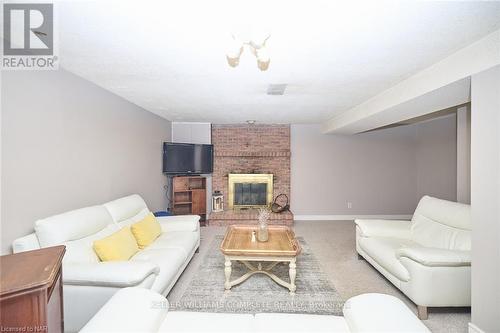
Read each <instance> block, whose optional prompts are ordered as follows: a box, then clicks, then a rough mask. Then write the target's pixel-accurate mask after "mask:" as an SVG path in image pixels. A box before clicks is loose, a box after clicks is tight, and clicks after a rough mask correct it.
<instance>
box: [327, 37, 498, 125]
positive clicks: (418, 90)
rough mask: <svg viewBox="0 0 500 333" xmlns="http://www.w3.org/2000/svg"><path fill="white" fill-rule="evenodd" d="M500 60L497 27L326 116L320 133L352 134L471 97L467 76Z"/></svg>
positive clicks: (452, 104)
mask: <svg viewBox="0 0 500 333" xmlns="http://www.w3.org/2000/svg"><path fill="white" fill-rule="evenodd" d="M499 64H500V30H497V31H495V32H493V33H491V34H489V35H487V36H486V37H484V38H482V39H480V40H478V41H476V42H474V43H472V44H471V45H469V46H467V47H465V48H463V49H461V50H459V51H457V52H455V53H454V54H452V55H450V56H448V57H447V58H445V59H443V60H441V61H439V62H437V63H435V64H434V65H432V66H430V67H428V68H426V69H424V70H422V71H420V72H418V73H417V74H415V75H413V76H411V77H409V78H408V79H406V80H404V81H402V82H400V83H398V84H397V85H395V86H393V87H391V88H389V89H387V90H385V91H383V92H382V93H380V94H378V95H376V96H374V97H372V98H370V99H368V100H367V101H365V102H363V103H361V104H360V105H358V106H356V107H354V108H352V109H350V110H348V111H346V112H344V113H341V114H340V115H338V116H336V117H334V118H332V119H330V120H328V121H327V122H325V123H324V124H323V126H322V131H323V133H343V134H355V133H360V132H365V131H369V130H372V129H374V128H378V127H382V126H387V125H390V124H393V123H396V122H401V121H404V120H407V119H410V118H414V117H419V116H422V115H425V114H427V113H432V112H435V111H438V110H442V109H444V108H447V107H452V106H454V105H459V104H463V103H467V102H468V101H470V76H471V75H472V74H475V73H479V72H481V71H483V70H486V69H488V68H491V67H493V66H496V65H499Z"/></svg>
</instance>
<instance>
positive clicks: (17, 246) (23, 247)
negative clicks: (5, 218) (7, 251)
mask: <svg viewBox="0 0 500 333" xmlns="http://www.w3.org/2000/svg"><path fill="white" fill-rule="evenodd" d="M39 248H40V243H39V242H38V237H36V234H35V233H34V232H33V233H31V234H29V235H26V236H24V237H19V238H17V239H15V240H14V242H13V243H12V252H14V253H18V252H24V251H31V250H38V249H39Z"/></svg>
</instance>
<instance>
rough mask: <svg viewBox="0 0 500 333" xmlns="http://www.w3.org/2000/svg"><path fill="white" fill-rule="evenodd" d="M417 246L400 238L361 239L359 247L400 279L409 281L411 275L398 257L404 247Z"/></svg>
mask: <svg viewBox="0 0 500 333" xmlns="http://www.w3.org/2000/svg"><path fill="white" fill-rule="evenodd" d="M412 245H415V243H414V242H412V241H410V240H405V239H398V238H382V237H361V238H360V239H359V246H361V248H362V249H363V250H364V251H365V252H366V253H367V254H368V255H369V256H370V257H371V258H372V259H373V260H375V261H376V262H377V263H378V264H379V265H380V266H382V267H383V268H384V269H385V270H387V271H388V272H389V273H391V274H393V275H394V276H396V277H397V278H398V279H400V280H403V281H408V280H409V279H410V274H409V273H408V271H407V270H406V268H405V267H404V266H403V265H402V264H401V262H400V261H399V259H398V258H397V257H396V251H397V250H398V249H400V248H402V247H407V246H412Z"/></svg>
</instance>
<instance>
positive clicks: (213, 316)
mask: <svg viewBox="0 0 500 333" xmlns="http://www.w3.org/2000/svg"><path fill="white" fill-rule="evenodd" d="M81 332H82V333H98V332H99V333H101V332H143V333H154V332H217V333H222V332H228V333H229V332H230V333H236V332H287V333H289V332H309V333H310V332H398V333H403V332H413V333H419V332H422V333H424V332H425V333H429V332H430V331H429V330H428V329H427V327H425V325H423V324H422V322H421V321H420V320H418V319H417V317H416V316H415V315H414V314H413V313H412V312H411V311H410V309H408V307H407V306H406V305H405V304H404V303H403V302H402V301H401V300H399V299H398V298H396V297H394V296H389V295H383V294H363V295H359V296H356V297H353V298H351V299H349V300H348V301H347V302H346V303H345V305H344V317H340V316H331V315H308V314H285V313H258V314H256V315H253V314H228V313H206V312H182V311H168V301H167V300H166V298H164V297H162V296H161V295H159V294H157V293H154V292H152V291H150V290H146V289H141V288H125V289H122V290H120V291H119V292H118V293H116V294H115V295H114V296H113V297H112V298H111V299H110V300H109V301H108V303H106V305H104V306H103V307H102V309H101V310H100V311H99V312H98V313H97V314H96V315H95V316H94V317H93V318H92V319H91V320H90V321H89V322H88V323H87V325H85V327H84V328H83V329H82V331H81Z"/></svg>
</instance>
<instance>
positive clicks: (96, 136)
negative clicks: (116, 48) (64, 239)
mask: <svg viewBox="0 0 500 333" xmlns="http://www.w3.org/2000/svg"><path fill="white" fill-rule="evenodd" d="M1 125H2V174H1V178H2V198H1V201H2V215H1V231H2V232H1V234H2V236H1V241H2V244H1V245H2V246H1V250H2V253H6V252H7V251H9V250H10V245H11V243H12V241H13V239H15V238H17V237H20V236H23V235H25V234H28V233H29V232H31V231H32V229H33V223H34V222H35V220H37V219H39V218H43V217H47V216H50V215H53V214H57V213H62V212H64V211H67V210H71V209H76V208H80V207H85V206H88V205H94V204H101V203H104V202H106V201H108V200H112V199H116V198H119V197H121V196H125V195H129V194H132V193H139V194H140V195H142V196H143V197H144V199H145V200H146V202H147V204H148V205H149V207H150V208H151V209H152V210H157V209H161V208H164V207H165V205H166V198H165V194H164V189H163V186H164V185H165V182H166V178H165V176H164V175H163V174H162V162H161V161H162V142H163V141H168V140H170V136H171V134H170V130H171V128H170V122H169V121H167V120H165V119H163V118H160V117H158V116H156V115H154V114H152V113H150V112H147V111H146V110H144V109H141V108H140V107H138V106H136V105H134V104H131V103H129V102H127V101H125V100H124V99H122V98H120V97H118V96H116V95H114V94H112V93H110V92H108V91H106V90H104V89H102V88H100V87H98V86H96V85H94V84H92V83H90V82H88V81H86V80H84V79H82V78H80V77H78V76H75V75H73V74H71V73H69V72H66V71H64V70H59V71H16V72H3V73H2V124H1Z"/></svg>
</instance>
